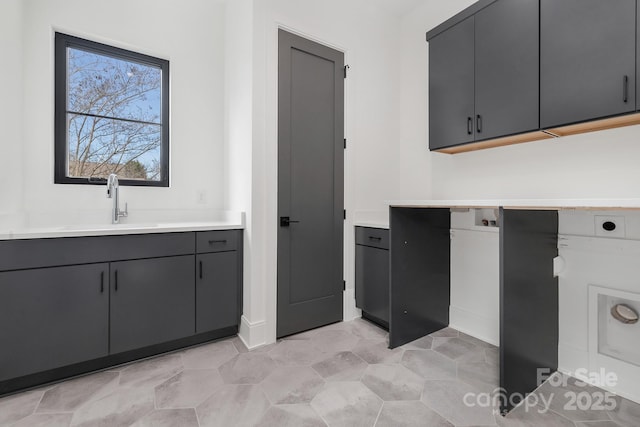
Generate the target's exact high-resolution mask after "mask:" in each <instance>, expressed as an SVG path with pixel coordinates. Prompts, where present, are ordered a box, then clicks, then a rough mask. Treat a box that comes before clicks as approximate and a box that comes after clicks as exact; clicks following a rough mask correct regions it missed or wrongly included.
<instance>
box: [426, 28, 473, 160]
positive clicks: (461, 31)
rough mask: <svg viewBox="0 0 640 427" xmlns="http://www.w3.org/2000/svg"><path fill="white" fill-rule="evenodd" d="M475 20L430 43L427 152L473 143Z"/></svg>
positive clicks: (438, 36) (448, 31) (437, 37)
mask: <svg viewBox="0 0 640 427" xmlns="http://www.w3.org/2000/svg"><path fill="white" fill-rule="evenodd" d="M473 38H474V17H473V16H472V17H470V18H467V19H465V20H464V21H462V22H460V23H458V24H456V25H455V26H454V27H452V28H450V29H448V30H447V31H445V32H443V33H441V34H438V35H437V36H436V37H434V38H433V39H431V40H429V148H430V149H431V150H437V149H438V148H443V147H451V146H453V145H459V144H464V143H467V142H471V141H473V140H474V137H475V136H474V117H475V109H474V77H473V72H474V47H473V44H474V42H473Z"/></svg>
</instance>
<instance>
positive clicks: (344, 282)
mask: <svg viewBox="0 0 640 427" xmlns="http://www.w3.org/2000/svg"><path fill="white" fill-rule="evenodd" d="M342 290H343V291H346V290H347V281H346V280H343V281H342Z"/></svg>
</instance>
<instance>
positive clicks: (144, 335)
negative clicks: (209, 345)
mask: <svg viewBox="0 0 640 427" xmlns="http://www.w3.org/2000/svg"><path fill="white" fill-rule="evenodd" d="M194 264H195V256H194V255H185V256H176V257H168V258H152V259H144V260H133V261H121V262H113V263H111V354H115V353H120V352H123V351H128V350H133V349H136V348H141V347H145V346H149V345H154V344H160V343H164V342H168V341H171V340H176V339H180V338H183V337H187V336H190V335H193V333H194V331H195V318H194V312H195V287H194V283H195V277H194V276H195V272H194V268H193V266H194Z"/></svg>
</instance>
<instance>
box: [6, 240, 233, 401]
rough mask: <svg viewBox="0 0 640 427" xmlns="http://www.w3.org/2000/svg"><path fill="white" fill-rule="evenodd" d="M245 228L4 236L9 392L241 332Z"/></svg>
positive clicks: (7, 386)
mask: <svg viewBox="0 0 640 427" xmlns="http://www.w3.org/2000/svg"><path fill="white" fill-rule="evenodd" d="M241 303H242V231H241V230H216V231H203V232H184V233H150V234H139V235H124V236H95V237H70V238H55V239H26V240H4V241H2V240H0V395H2V394H5V393H10V392H14V391H17V390H21V389H24V388H27V387H32V386H36V385H40V384H43V383H47V382H50V381H55V380H60V379H63V378H66V377H69V376H74V375H78V374H82V373H86V372H89V371H92V370H95V369H102V368H105V367H108V366H112V365H114V364H121V363H124V362H128V361H132V360H135V359H139V358H141V357H148V356H152V355H154V354H158V353H162V352H166V351H171V350H175V349H178V348H181V347H185V346H188V345H194V344H198V343H202V342H206V341H210V340H213V339H218V338H222V337H224V336H229V335H232V334H234V333H236V332H237V330H238V326H239V319H240V315H241V313H242V306H241Z"/></svg>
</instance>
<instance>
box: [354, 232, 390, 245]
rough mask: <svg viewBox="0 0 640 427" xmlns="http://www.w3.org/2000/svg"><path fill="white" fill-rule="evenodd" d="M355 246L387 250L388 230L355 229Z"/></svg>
mask: <svg viewBox="0 0 640 427" xmlns="http://www.w3.org/2000/svg"><path fill="white" fill-rule="evenodd" d="M356 245H365V246H372V247H374V248H380V249H389V230H387V229H384V228H370V227H356Z"/></svg>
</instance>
